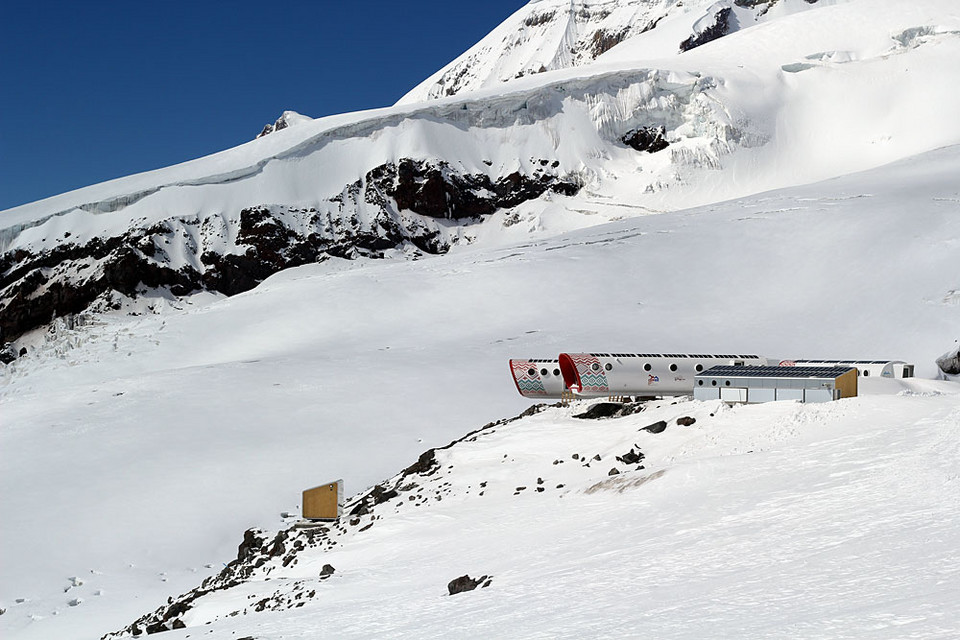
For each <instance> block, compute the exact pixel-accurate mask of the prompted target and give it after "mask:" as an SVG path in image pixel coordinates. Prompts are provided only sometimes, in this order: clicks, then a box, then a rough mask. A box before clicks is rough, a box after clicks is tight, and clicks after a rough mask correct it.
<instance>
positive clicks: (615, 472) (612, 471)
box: [607, 467, 620, 476]
mask: <svg viewBox="0 0 960 640" xmlns="http://www.w3.org/2000/svg"><path fill="white" fill-rule="evenodd" d="M607 475H608V476H618V475H620V470H619V469H617V468H616V467H614V468H612V469H610V472H609V473H608V474H607Z"/></svg>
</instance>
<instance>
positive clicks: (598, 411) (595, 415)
mask: <svg viewBox="0 0 960 640" xmlns="http://www.w3.org/2000/svg"><path fill="white" fill-rule="evenodd" d="M622 409H623V405H622V404H621V403H619V402H598V403H597V404H595V405H593V406H591V407H590V408H589V409H587V410H586V411H584V412H583V413H580V414H577V415H575V416H573V417H574V418H580V419H581V420H600V419H602V418H613V417H614V416H617V415H620V411H621V410H622Z"/></svg>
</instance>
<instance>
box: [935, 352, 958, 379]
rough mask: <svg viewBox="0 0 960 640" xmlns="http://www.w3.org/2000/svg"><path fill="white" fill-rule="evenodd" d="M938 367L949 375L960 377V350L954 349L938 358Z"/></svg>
mask: <svg viewBox="0 0 960 640" xmlns="http://www.w3.org/2000/svg"><path fill="white" fill-rule="evenodd" d="M937 367H938V368H939V369H940V371H942V372H944V373H946V374H947V375H951V376H955V375H960V349H954V350H951V351H948V352H947V353H945V354H943V355H942V356H940V357H939V358H937Z"/></svg>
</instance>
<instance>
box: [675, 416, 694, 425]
mask: <svg viewBox="0 0 960 640" xmlns="http://www.w3.org/2000/svg"><path fill="white" fill-rule="evenodd" d="M696 421H697V419H696V418H691V417H690V416H684V417H682V418H677V424H678V425H680V426H681V427H689V426H690V425H692V424H694V423H695V422H696Z"/></svg>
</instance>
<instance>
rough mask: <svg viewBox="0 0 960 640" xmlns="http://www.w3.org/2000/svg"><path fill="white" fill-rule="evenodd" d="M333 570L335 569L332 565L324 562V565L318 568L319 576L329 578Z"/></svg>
mask: <svg viewBox="0 0 960 640" xmlns="http://www.w3.org/2000/svg"><path fill="white" fill-rule="evenodd" d="M335 571H336V569H334V568H333V566H332V565H329V564H325V565H323V568H322V569H320V577H321V578H329V577H330V576H332V575H333V574H334V572H335Z"/></svg>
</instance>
